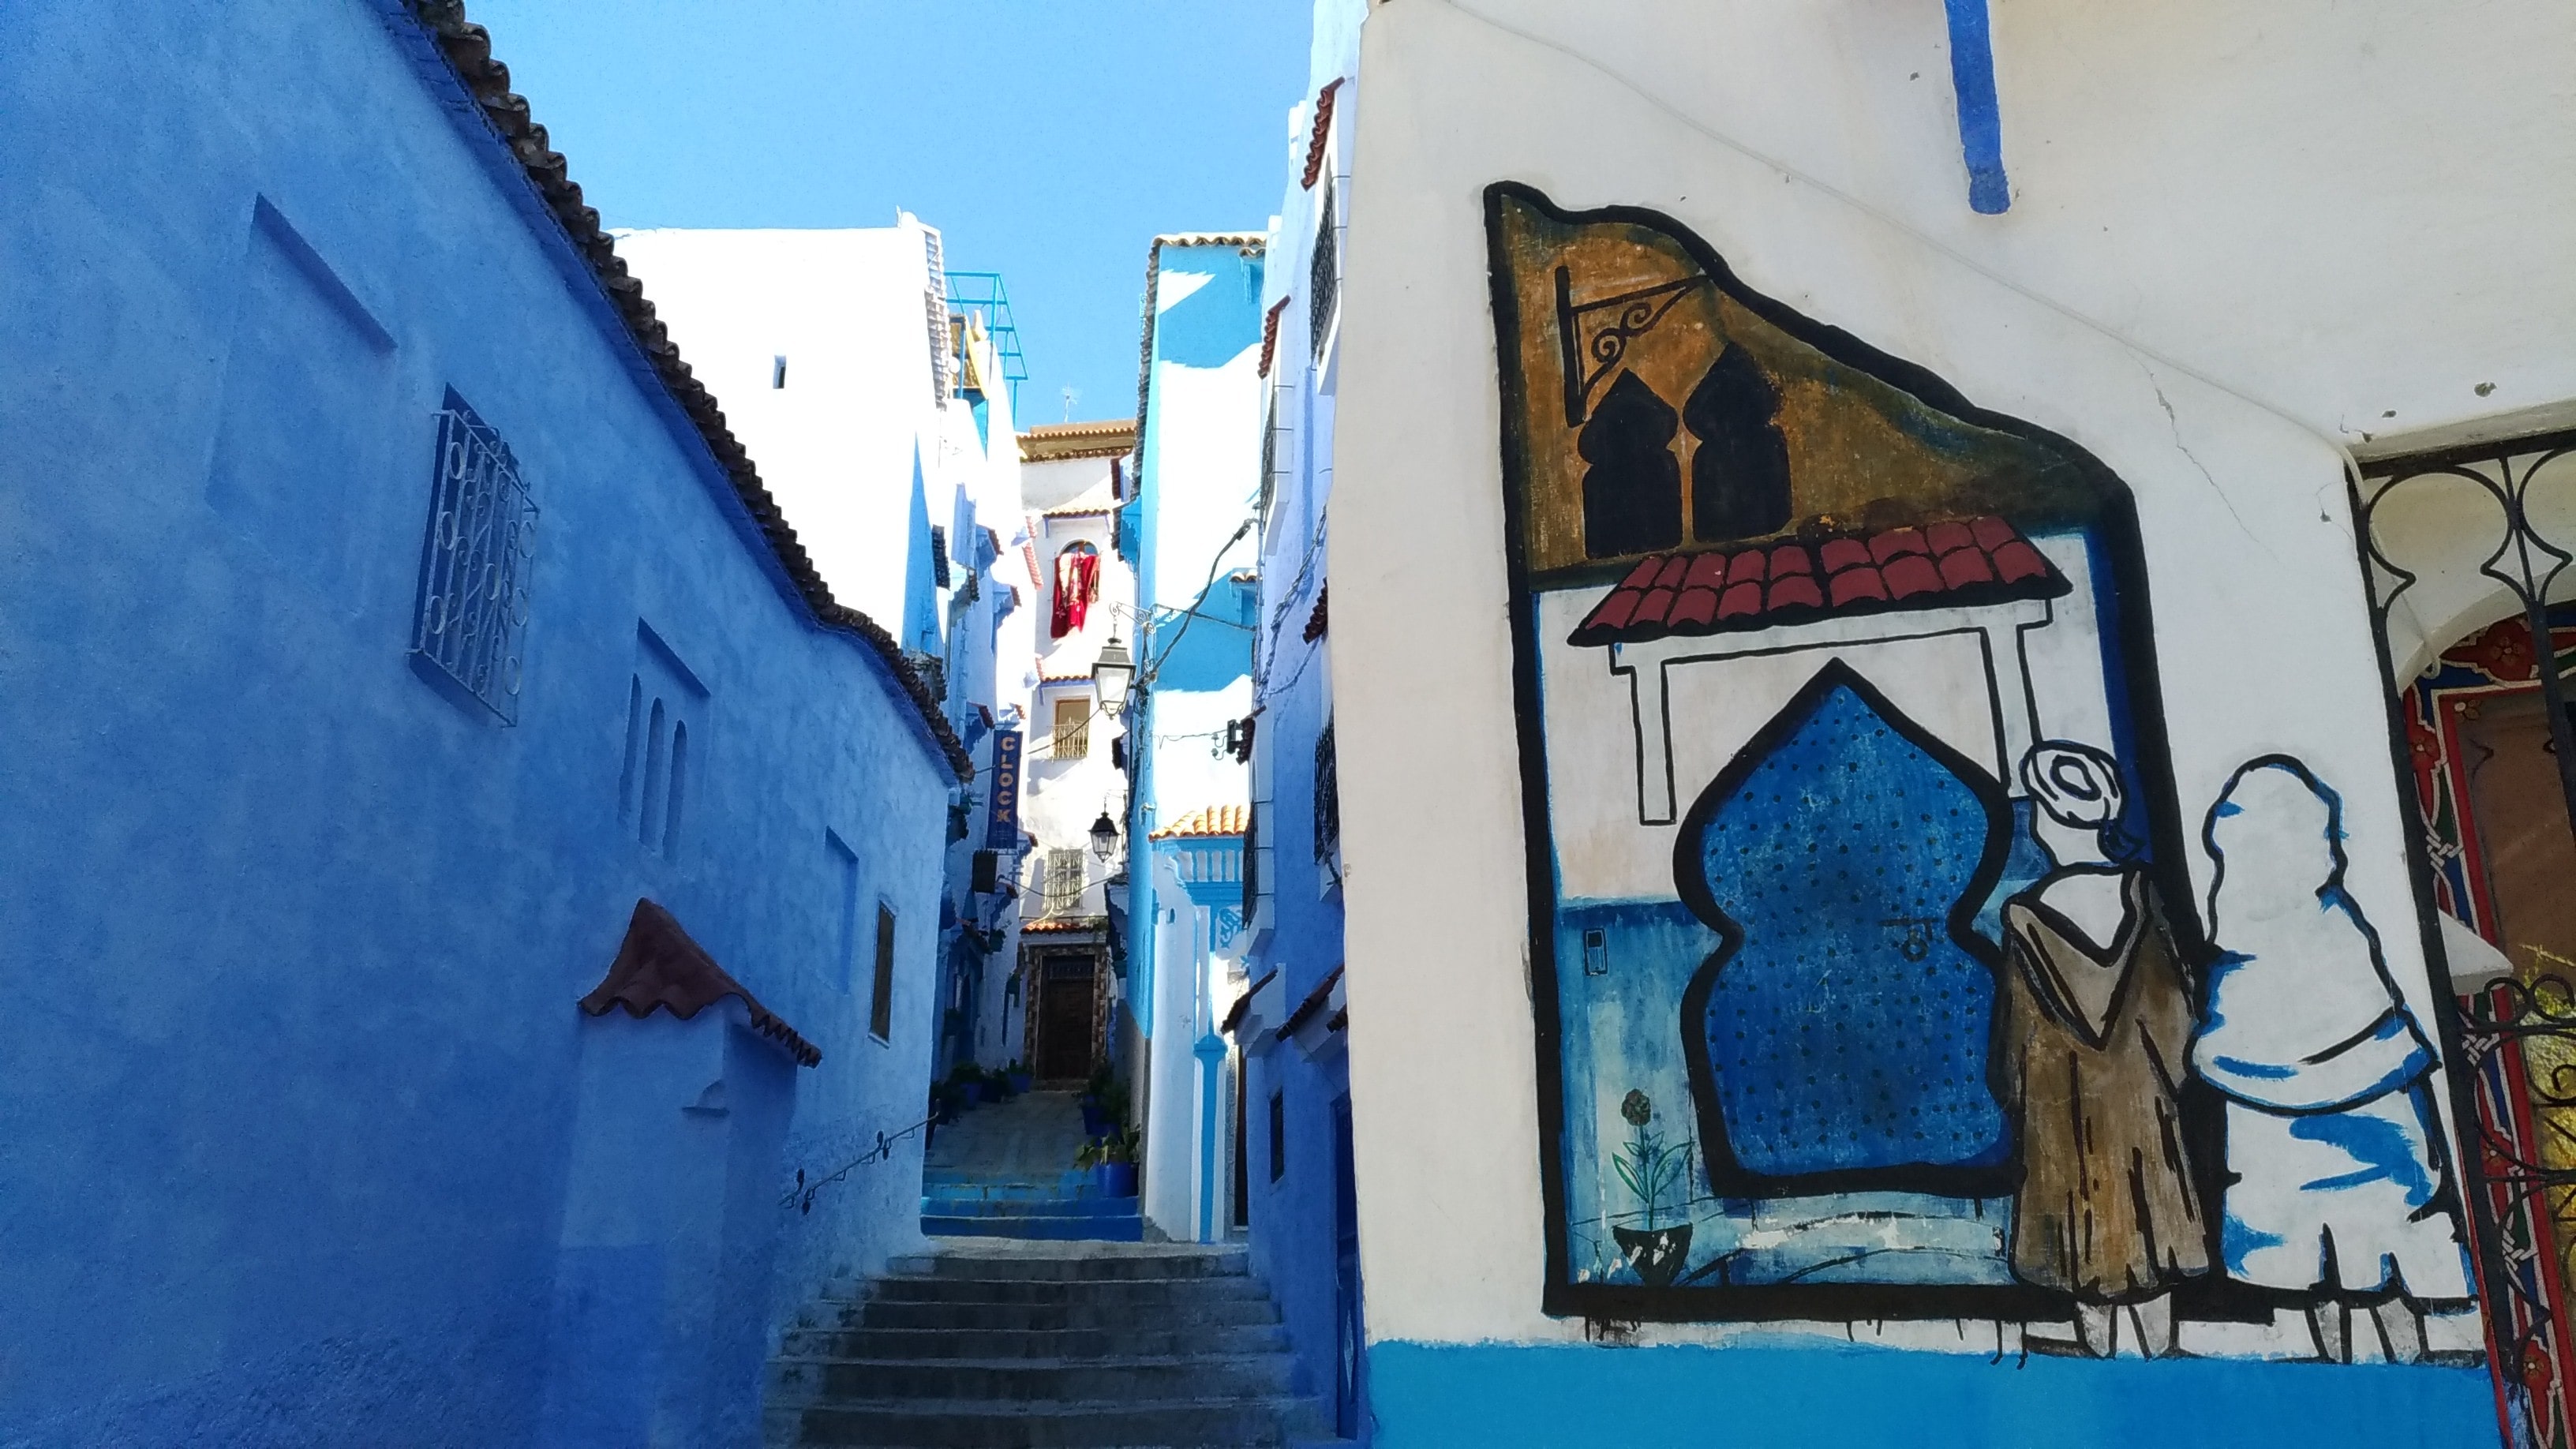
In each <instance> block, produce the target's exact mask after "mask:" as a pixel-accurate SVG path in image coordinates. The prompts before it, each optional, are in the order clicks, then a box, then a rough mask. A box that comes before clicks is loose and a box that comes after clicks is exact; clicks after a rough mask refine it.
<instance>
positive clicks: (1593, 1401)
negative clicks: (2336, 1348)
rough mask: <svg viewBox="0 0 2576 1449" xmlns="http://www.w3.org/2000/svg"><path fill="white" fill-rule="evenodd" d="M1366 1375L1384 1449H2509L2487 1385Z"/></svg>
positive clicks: (2441, 1371)
mask: <svg viewBox="0 0 2576 1449" xmlns="http://www.w3.org/2000/svg"><path fill="white" fill-rule="evenodd" d="M1971 1331H1972V1332H1973V1331H1974V1327H1973V1326H1972V1327H1971ZM1988 1331H1989V1332H1991V1330H1988ZM1368 1368H1369V1408H1370V1412H1371V1413H1372V1414H1373V1415H1374V1416H1375V1418H1376V1428H1377V1433H1376V1436H1375V1439H1374V1441H1373V1442H1374V1444H1375V1446H1376V1449H1454V1446H1457V1445H1463V1444H1473V1445H1476V1446H1478V1449H1508V1446H1515V1445H1528V1446H1531V1449H1565V1446H1568V1445H1590V1444H1617V1445H1621V1446H1623V1449H1644V1446H1655V1445H1690V1446H1693V1449H1738V1446H1741V1449H1810V1446H1812V1449H1876V1446H1886V1449H1951V1446H1957V1449H2057V1446H2066V1449H2077V1446H2082V1449H2111V1446H2129V1445H2162V1446H2171V1449H2185V1446H2188V1449H2231V1446H2238V1445H2243V1446H2255V1445H2262V1446H2267V1449H2273V1446H2280V1445H2286V1444H2332V1445H2336V1446H2338V1449H2363V1446H2370V1449H2382V1446H2384V1449H2435V1446H2439V1449H2493V1446H2494V1445H2495V1444H2496V1443H2497V1433H2496V1420H2495V1399H2494V1396H2493V1393H2492V1391H2491V1387H2490V1385H2489V1383H2488V1381H2487V1375H2486V1371H2485V1370H2483V1369H2476V1368H2428V1367H2415V1366H2403V1365H2390V1364H2361V1365H2351V1366H2344V1365H2327V1364H2307V1363H2273V1362H2263V1361H2256V1360H2244V1359H2167V1360H2162V1361H2158V1362H2147V1361H2144V1360H2138V1359H2120V1360H2114V1361H2110V1362H2093V1361H2084V1360H2075V1359H2059V1358H2041V1357H2038V1356H2033V1357H2031V1358H2029V1359H2027V1360H2023V1359H2019V1358H2018V1357H2013V1358H2005V1359H2003V1360H2001V1361H2000V1362H1998V1361H1994V1360H1990V1359H1987V1358H1984V1357H1980V1356H1977V1355H1973V1354H1942V1353H1920V1352H1907V1351H1902V1350H1893V1349H1879V1348H1866V1347H1850V1348H1840V1347H1832V1346H1823V1347H1798V1348H1783V1347H1745V1348H1722V1349H1721V1348H1702V1347H1673V1346H1667V1347H1655V1348H1593V1347H1583V1346H1579V1345H1557V1344H1549V1345H1537V1346H1514V1345H1509V1344H1426V1343H1408V1342H1382V1343H1376V1344H1372V1345H1370V1346H1369V1351H1368Z"/></svg>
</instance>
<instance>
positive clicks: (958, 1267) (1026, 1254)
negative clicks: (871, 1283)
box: [886, 1244, 1251, 1282]
mask: <svg viewBox="0 0 2576 1449" xmlns="http://www.w3.org/2000/svg"><path fill="white" fill-rule="evenodd" d="M1250 1266H1251V1259H1250V1257H1249V1256H1248V1255H1247V1254H1246V1253H1245V1252H1244V1250H1243V1249H1241V1248H1234V1247H1202V1246H1200V1245H1198V1244H1187V1245H1169V1246H1165V1245H1157V1246H1155V1247H1153V1248H1150V1249H1144V1250H1134V1249H1117V1250H1101V1249H1084V1248H1071V1247H1068V1248H1061V1249H1055V1248H1049V1249H1036V1248H1019V1249H1011V1248H1004V1247H1001V1246H1000V1245H998V1244H997V1245H992V1246H990V1247H986V1246H984V1245H980V1244H979V1245H977V1246H974V1247H964V1246H961V1247H959V1248H957V1249H956V1250H954V1251H951V1252H945V1253H924V1254H915V1255H913V1256H910V1257H902V1258H896V1259H894V1260H893V1261H892V1262H890V1263H888V1264H886V1272H887V1274H888V1275H890V1276H895V1277H906V1278H951V1279H955V1278H966V1279H976V1280H1002V1279H1011V1280H1018V1281H1022V1282H1036V1281H1041V1280H1058V1279H1085V1280H1090V1279H1104V1278H1227V1277H1238V1278H1239V1277H1242V1276H1244V1275H1245V1274H1246V1273H1247V1272H1248V1271H1249V1270H1250Z"/></svg>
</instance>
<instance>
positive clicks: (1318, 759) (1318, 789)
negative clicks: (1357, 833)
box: [1315, 724, 1342, 860]
mask: <svg viewBox="0 0 2576 1449" xmlns="http://www.w3.org/2000/svg"><path fill="white" fill-rule="evenodd" d="M1341 848H1342V783H1341V762H1340V761H1339V760H1338V759H1337V758H1336V757H1335V755H1334V752H1333V727H1332V726H1331V725H1329V724H1327V725H1325V726H1324V732H1323V733H1322V734H1320V735H1317V736H1316V737H1315V858H1316V859H1317V860H1331V859H1332V858H1333V852H1335V851H1337V850H1339V849H1341Z"/></svg>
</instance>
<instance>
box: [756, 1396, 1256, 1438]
mask: <svg viewBox="0 0 2576 1449" xmlns="http://www.w3.org/2000/svg"><path fill="white" fill-rule="evenodd" d="M1302 1407H1303V1406H1302V1405H1301V1404H1300V1403H1299V1402H1298V1401H1296V1400H1293V1399H1288V1398H1284V1397H1273V1398H1263V1399H1225V1398H1202V1399H1172V1400H1162V1401H1158V1402H1150V1403H1135V1404H1116V1405H1104V1404H1051V1403H1002V1404H997V1403H991V1402H988V1401H984V1400H977V1399H962V1400H946V1401H942V1400H938V1399H920V1400H907V1401H904V1402H900V1403H835V1404H817V1405H813V1406H811V1407H809V1408H807V1409H806V1410H805V1411H804V1415H803V1426H802V1427H803V1431H804V1438H803V1442H804V1443H806V1444H810V1445H834V1444H850V1445H870V1446H893V1445H914V1444H937V1445H942V1446H948V1449H1041V1446H1050V1449H1053V1446H1060V1449H1121V1446H1129V1445H1138V1444H1173V1445H1180V1444H1210V1445H1215V1444H1223V1445H1232V1446H1246V1449H1250V1446H1265V1449H1267V1446H1276V1445H1278V1444H1280V1443H1282V1442H1283V1441H1284V1440H1285V1438H1286V1434H1285V1432H1284V1430H1283V1428H1282V1424H1283V1421H1285V1420H1288V1419H1290V1418H1291V1417H1292V1416H1294V1415H1296V1414H1297V1412H1298V1411H1299V1409H1300V1408H1302Z"/></svg>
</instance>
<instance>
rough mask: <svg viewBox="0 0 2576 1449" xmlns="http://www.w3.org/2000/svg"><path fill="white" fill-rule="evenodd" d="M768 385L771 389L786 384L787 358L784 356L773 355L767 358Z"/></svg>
mask: <svg viewBox="0 0 2576 1449" xmlns="http://www.w3.org/2000/svg"><path fill="white" fill-rule="evenodd" d="M769 385H770V387H771V388H772V389H777V388H783V387H785V386H787V359H786V358H785V357H773V358H771V359H769Z"/></svg>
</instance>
